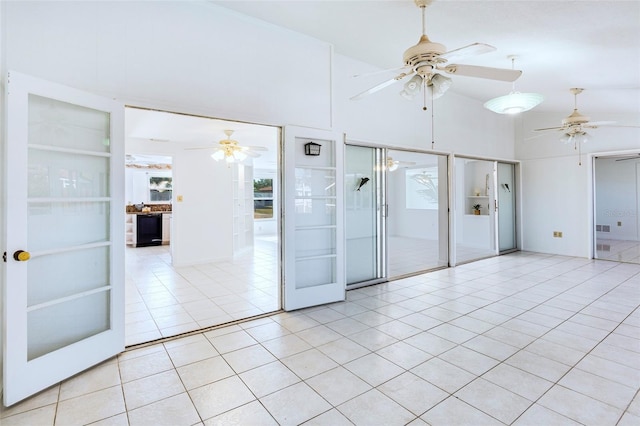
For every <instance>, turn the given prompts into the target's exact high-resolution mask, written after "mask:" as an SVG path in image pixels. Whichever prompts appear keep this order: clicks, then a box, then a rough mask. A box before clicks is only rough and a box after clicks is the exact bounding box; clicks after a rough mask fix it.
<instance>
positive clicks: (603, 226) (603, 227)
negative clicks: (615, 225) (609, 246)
mask: <svg viewBox="0 0 640 426" xmlns="http://www.w3.org/2000/svg"><path fill="white" fill-rule="evenodd" d="M602 232H611V226H610V225H602Z"/></svg>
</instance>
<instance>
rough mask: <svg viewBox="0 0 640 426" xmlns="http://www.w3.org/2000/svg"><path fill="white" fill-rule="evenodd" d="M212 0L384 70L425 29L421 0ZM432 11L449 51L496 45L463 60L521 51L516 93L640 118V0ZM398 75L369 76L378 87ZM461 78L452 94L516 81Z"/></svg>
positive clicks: (485, 2) (496, 58)
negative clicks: (574, 90) (575, 90)
mask: <svg viewBox="0 0 640 426" xmlns="http://www.w3.org/2000/svg"><path fill="white" fill-rule="evenodd" d="M212 3H215V4H216V5H219V6H222V7H225V8H230V9H233V10H235V11H237V12H240V13H242V14H246V15H249V16H252V17H255V18H257V19H260V20H264V21H267V22H269V23H272V24H275V25H278V26H281V27H285V28H288V29H291V30H294V31H296V32H300V33H303V34H307V35H309V36H312V37H314V38H317V39H320V40H323V41H326V42H329V43H331V44H332V45H333V46H334V48H335V52H336V53H338V54H342V55H345V56H349V57H352V58H355V59H358V60H360V61H363V62H366V63H368V64H372V65H374V66H377V67H379V68H380V69H390V68H398V67H400V66H402V65H403V63H402V54H403V52H404V51H405V50H406V49H407V48H409V47H410V46H412V45H414V44H416V43H417V42H418V39H419V37H420V34H421V13H420V10H419V8H418V7H416V5H415V4H414V2H413V0H391V1H367V0H338V1H327V0H322V1H312V0H309V1H307V0H299V1H272V0H261V1H245V0H241V1H212ZM426 16H427V18H426V33H427V35H428V36H429V38H430V39H431V40H432V41H434V42H438V43H442V44H444V45H445V46H446V47H447V49H448V50H452V49H455V48H458V47H462V46H466V45H468V44H471V43H474V42H482V43H487V44H490V45H492V46H495V47H496V48H497V50H496V51H495V52H491V53H488V54H484V55H480V56H476V57H470V58H468V59H465V60H463V61H460V63H465V64H471V65H482V66H490V67H499V68H510V67H511V62H510V60H508V59H507V57H508V56H509V55H517V57H518V59H517V60H516V68H518V69H521V70H523V75H522V77H520V79H519V80H518V81H517V82H516V89H517V90H518V91H520V92H538V93H541V94H543V95H544V96H545V101H544V102H543V104H542V105H540V106H539V107H537V108H536V111H553V112H559V113H561V114H560V116H559V119H560V118H562V117H563V116H565V115H568V114H569V113H570V112H571V111H572V109H573V96H572V95H571V94H570V93H569V88H571V87H582V88H585V89H586V90H585V92H584V93H583V94H582V95H581V97H580V99H579V105H580V110H581V111H583V112H585V113H586V114H587V115H590V114H591V113H592V112H608V113H633V114H640V2H639V1H585V0H580V1H567V0H556V1H547V0H545V1H527V0H509V1H491V0H476V1H462V0H435V1H434V2H433V3H432V4H431V5H430V6H429V7H428V8H427V11H426ZM392 76H393V74H390V75H379V76H376V77H375V78H374V77H367V78H368V79H370V81H371V85H372V86H373V85H375V84H376V83H377V82H380V81H384V80H385V79H386V78H389V77H392ZM453 78H454V82H453V86H452V88H451V90H454V91H456V92H458V93H461V94H465V95H467V96H470V97H472V98H475V99H478V100H480V101H483V102H484V101H486V100H489V99H491V98H493V97H496V96H501V95H505V94H507V93H509V91H510V90H511V84H510V83H504V82H494V81H490V80H484V79H476V78H470V77H461V76H454V77H453ZM389 90H393V89H389ZM398 90H399V89H398ZM354 94H355V93H354ZM371 96H375V94H374V95H371ZM591 115H592V114H591ZM639 121H640V118H639ZM634 124H638V123H634Z"/></svg>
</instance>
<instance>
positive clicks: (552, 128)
mask: <svg viewBox="0 0 640 426" xmlns="http://www.w3.org/2000/svg"><path fill="white" fill-rule="evenodd" d="M562 129H564V127H545V128H542V129H533V131H534V132H546V131H549V130H562Z"/></svg>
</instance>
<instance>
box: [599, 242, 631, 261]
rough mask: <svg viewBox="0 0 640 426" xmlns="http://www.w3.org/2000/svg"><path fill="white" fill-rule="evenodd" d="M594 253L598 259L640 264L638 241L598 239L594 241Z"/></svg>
mask: <svg viewBox="0 0 640 426" xmlns="http://www.w3.org/2000/svg"><path fill="white" fill-rule="evenodd" d="M596 252H597V254H598V259H607V260H615V261H617V262H629V263H640V241H624V240H622V241H621V240H607V239H604V238H598V239H597V241H596Z"/></svg>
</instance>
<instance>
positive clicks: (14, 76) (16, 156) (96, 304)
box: [2, 72, 124, 406]
mask: <svg viewBox="0 0 640 426" xmlns="http://www.w3.org/2000/svg"><path fill="white" fill-rule="evenodd" d="M6 87H7V121H6V128H7V155H6V158H5V167H6V171H7V174H6V176H7V181H6V200H5V201H6V204H5V205H6V211H7V214H6V228H5V229H4V231H5V233H6V234H5V235H6V247H5V249H6V252H5V262H6V265H5V266H6V267H5V269H4V270H5V274H6V275H5V292H4V294H3V297H2V302H3V304H4V310H3V311H4V318H3V324H4V342H3V352H4V353H3V356H4V366H3V368H4V370H3V380H4V404H5V405H7V406H8V405H12V404H14V403H16V402H18V401H20V400H22V399H24V398H26V397H28V396H30V395H32V394H34V393H36V392H38V391H40V390H42V389H45V388H47V387H49V386H51V385H53V384H55V383H58V382H60V381H62V380H64V379H65V378H67V377H70V376H72V375H74V374H76V373H78V372H80V371H82V370H85V369H87V368H89V367H91V366H93V365H95V364H97V363H99V362H101V361H103V360H105V359H107V358H110V357H112V356H113V355H115V354H117V353H119V352H121V351H122V350H124V272H123V271H124V269H123V266H124V265H123V264H124V253H123V250H124V223H123V220H122V217H123V212H124V200H123V198H124V194H123V192H124V184H123V179H124V154H123V149H124V140H123V113H124V106H123V105H121V104H119V103H117V102H115V101H113V100H110V99H106V98H102V97H98V96H95V95H92V94H88V93H85V92H81V91H79V90H75V89H72V88H69V87H65V86H61V85H58V84H54V83H51V82H47V81H43V80H39V79H36V78H33V77H29V76H26V75H22V74H19V73H15V72H9V73H8V78H7V86H6Z"/></svg>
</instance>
